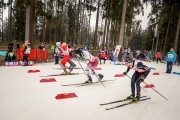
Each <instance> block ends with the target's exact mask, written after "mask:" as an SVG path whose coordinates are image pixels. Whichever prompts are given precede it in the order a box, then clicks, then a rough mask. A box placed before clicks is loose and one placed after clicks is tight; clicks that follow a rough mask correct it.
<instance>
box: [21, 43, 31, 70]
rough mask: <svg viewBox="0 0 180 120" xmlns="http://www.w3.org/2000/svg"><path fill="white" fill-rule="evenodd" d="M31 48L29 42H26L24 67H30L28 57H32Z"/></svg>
mask: <svg viewBox="0 0 180 120" xmlns="http://www.w3.org/2000/svg"><path fill="white" fill-rule="evenodd" d="M30 51H31V47H30V43H29V42H25V47H24V49H23V51H22V54H23V62H24V66H28V57H29V55H30Z"/></svg>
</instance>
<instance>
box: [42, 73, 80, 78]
mask: <svg viewBox="0 0 180 120" xmlns="http://www.w3.org/2000/svg"><path fill="white" fill-rule="evenodd" d="M79 74H83V73H68V74H64V75H63V74H54V75H46V76H40V77H50V76H67V75H79Z"/></svg>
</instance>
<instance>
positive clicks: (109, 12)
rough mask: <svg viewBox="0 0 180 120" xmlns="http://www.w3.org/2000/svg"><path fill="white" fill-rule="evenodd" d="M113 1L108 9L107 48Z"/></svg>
mask: <svg viewBox="0 0 180 120" xmlns="http://www.w3.org/2000/svg"><path fill="white" fill-rule="evenodd" d="M111 6H112V4H111V0H110V1H109V7H108V16H107V17H108V23H107V33H106V47H107V46H108V40H109V25H110V23H111V19H110V14H111Z"/></svg>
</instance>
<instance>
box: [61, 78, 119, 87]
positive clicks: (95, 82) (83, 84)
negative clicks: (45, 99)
mask: <svg viewBox="0 0 180 120" xmlns="http://www.w3.org/2000/svg"><path fill="white" fill-rule="evenodd" d="M115 80H116V79H115ZM115 80H103V81H102V82H108V81H115ZM98 82H99V81H97V82H92V83H74V84H67V85H61V86H76V85H79V86H80V85H82V86H83V85H89V84H94V83H98Z"/></svg>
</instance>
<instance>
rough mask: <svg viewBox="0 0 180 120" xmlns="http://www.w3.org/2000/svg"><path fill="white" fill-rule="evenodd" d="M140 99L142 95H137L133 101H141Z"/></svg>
mask: <svg viewBox="0 0 180 120" xmlns="http://www.w3.org/2000/svg"><path fill="white" fill-rule="evenodd" d="M139 100H140V96H139V95H137V96H136V97H135V98H134V99H133V100H132V101H133V102H139Z"/></svg>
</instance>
